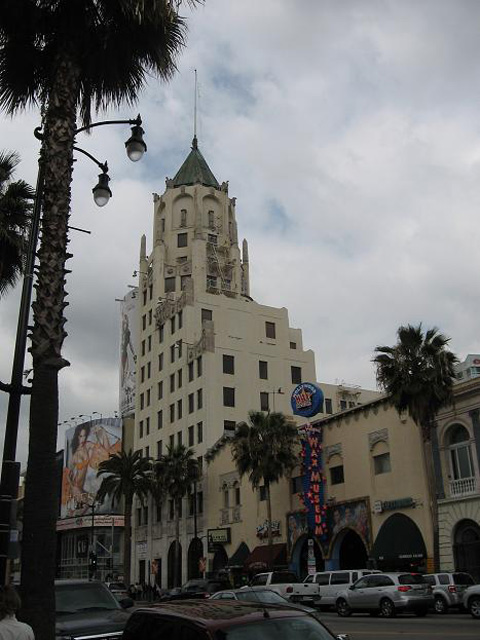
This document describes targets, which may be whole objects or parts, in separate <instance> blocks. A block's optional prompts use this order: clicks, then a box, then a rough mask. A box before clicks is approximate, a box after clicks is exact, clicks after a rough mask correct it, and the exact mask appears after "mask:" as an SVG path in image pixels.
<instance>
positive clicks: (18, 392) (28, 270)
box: [0, 115, 147, 585]
mask: <svg viewBox="0 0 480 640" xmlns="http://www.w3.org/2000/svg"><path fill="white" fill-rule="evenodd" d="M110 124H129V125H131V127H132V128H131V136H130V138H129V139H128V140H127V141H126V142H125V147H126V151H127V155H128V157H129V158H130V160H131V161H132V162H137V161H138V160H140V158H141V157H142V156H143V154H144V153H145V152H146V150H147V145H146V144H145V142H144V140H143V134H144V130H143V129H142V126H141V125H142V119H141V117H140V115H138V116H137V118H135V119H133V120H104V121H102V122H96V123H93V124H90V125H88V126H85V127H81V128H80V129H77V130H76V131H75V135H77V134H79V133H81V132H82V131H86V130H90V129H93V128H94V127H99V126H103V125H110ZM34 135H35V137H36V138H37V139H38V140H43V134H42V132H41V127H37V128H36V129H35V131H34ZM73 148H74V149H75V150H76V151H79V152H80V153H83V154H84V155H86V156H87V157H89V158H90V159H91V160H93V162H95V163H96V164H97V165H98V166H99V167H100V168H101V169H102V173H101V174H100V176H99V182H98V184H97V185H96V186H95V187H94V188H93V190H92V191H93V195H94V200H95V202H96V204H97V205H98V206H104V205H105V204H106V203H107V202H108V200H109V198H110V197H111V195H112V192H111V191H110V188H109V187H108V181H109V179H110V178H109V177H108V174H107V170H108V166H107V163H106V162H105V163H100V162H99V161H98V160H97V159H96V158H94V157H93V156H92V155H91V154H89V153H88V152H87V151H84V150H83V149H80V148H79V147H76V146H74V147H73ZM44 185H45V163H44V158H43V149H41V150H40V157H39V160H38V174H37V185H36V190H35V201H34V206H33V211H32V218H31V226H30V236H29V241H28V249H27V256H26V264H25V271H24V276H23V284H22V295H21V299H20V310H19V314H18V321H17V333H16V338H15V350H14V356H13V363H12V374H11V379H10V383H8V384H7V383H4V382H1V381H0V391H5V392H6V393H8V396H9V397H8V408H7V419H6V422H5V440H4V445H3V460H2V473H1V477H0V585H3V584H5V582H6V577H7V576H6V570H7V556H8V547H9V543H10V531H11V526H10V520H11V511H12V502H13V501H15V500H16V499H17V496H18V480H19V473H20V464H19V463H18V462H16V461H15V458H16V453H17V439H18V425H19V419H20V404H21V399H22V395H25V394H30V393H31V387H27V386H24V385H23V370H24V366H25V352H26V347H27V334H28V329H29V327H28V321H29V316H30V306H31V300H32V287H33V278H34V268H35V258H36V251H37V244H38V235H39V229H40V218H41V210H42V199H43V189H44Z"/></svg>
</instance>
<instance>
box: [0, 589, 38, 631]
mask: <svg viewBox="0 0 480 640" xmlns="http://www.w3.org/2000/svg"><path fill="white" fill-rule="evenodd" d="M20 606H21V602H20V596H19V595H18V593H17V592H16V591H15V589H14V588H13V587H10V586H6V587H0V640H35V636H34V635H33V629H32V627H30V625H28V624H25V622H20V621H19V620H17V617H16V615H15V614H16V613H17V611H18V610H19V609H20Z"/></svg>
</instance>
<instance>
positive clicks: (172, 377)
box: [170, 373, 175, 393]
mask: <svg viewBox="0 0 480 640" xmlns="http://www.w3.org/2000/svg"><path fill="white" fill-rule="evenodd" d="M174 391H175V374H174V373H172V374H170V393H173V392H174Z"/></svg>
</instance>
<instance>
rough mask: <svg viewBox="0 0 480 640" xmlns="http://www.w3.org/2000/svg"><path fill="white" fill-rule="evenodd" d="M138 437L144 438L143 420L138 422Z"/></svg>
mask: <svg viewBox="0 0 480 640" xmlns="http://www.w3.org/2000/svg"><path fill="white" fill-rule="evenodd" d="M138 437H139V438H143V420H140V422H139V423H138Z"/></svg>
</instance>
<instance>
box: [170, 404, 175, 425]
mask: <svg viewBox="0 0 480 640" xmlns="http://www.w3.org/2000/svg"><path fill="white" fill-rule="evenodd" d="M170 422H175V404H171V405H170Z"/></svg>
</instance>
